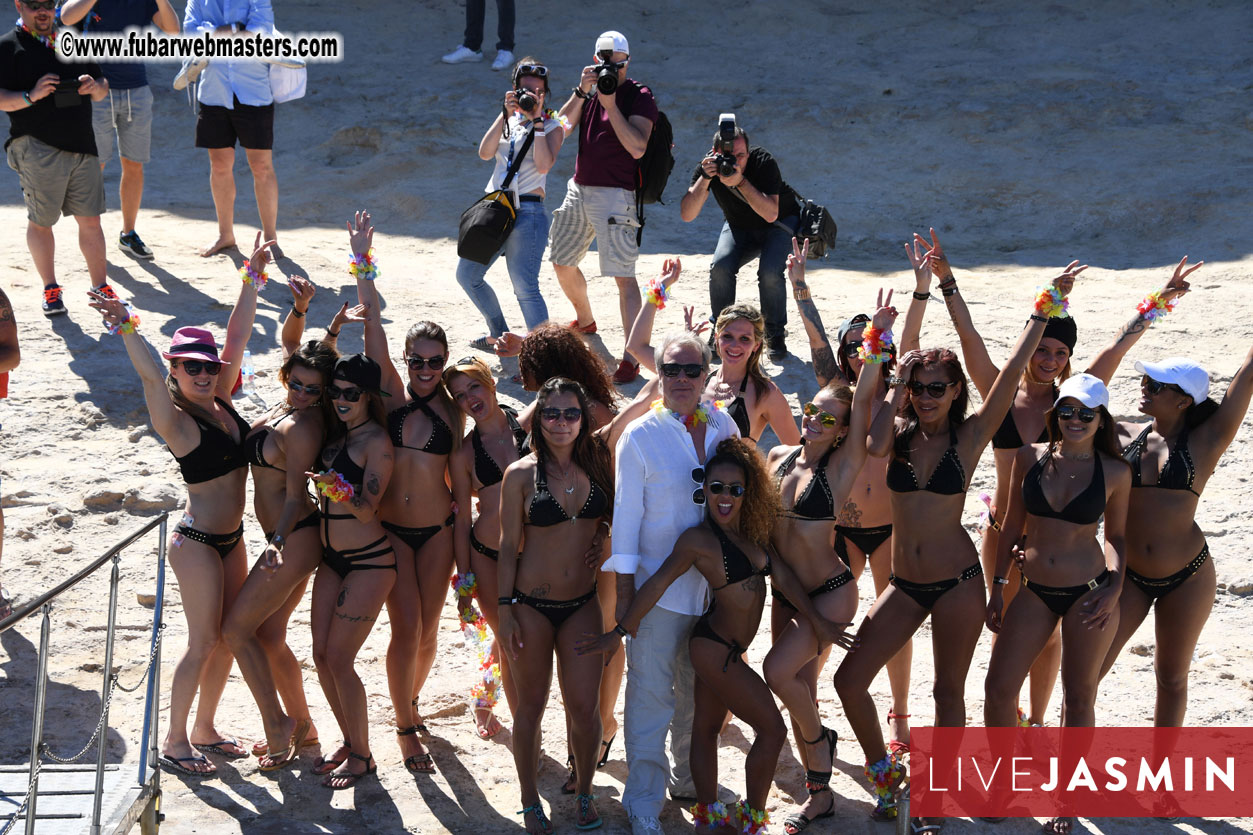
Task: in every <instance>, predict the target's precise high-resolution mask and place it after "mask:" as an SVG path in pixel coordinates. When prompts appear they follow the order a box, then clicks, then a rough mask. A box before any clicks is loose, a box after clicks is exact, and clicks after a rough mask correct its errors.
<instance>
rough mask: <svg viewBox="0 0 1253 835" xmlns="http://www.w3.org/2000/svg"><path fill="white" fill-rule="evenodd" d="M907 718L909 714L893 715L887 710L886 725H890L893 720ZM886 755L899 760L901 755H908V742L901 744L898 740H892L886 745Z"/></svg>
mask: <svg viewBox="0 0 1253 835" xmlns="http://www.w3.org/2000/svg"><path fill="white" fill-rule="evenodd" d="M909 717H910V714H908V713H893V712H892V711H890V710H889V711H888V724H889V725H890V724H892V720H893V719H908V718H909ZM888 753H889V754H891V755H892V756H893V757H896V758H898V759H899V758H900V756H901V754H908V753H909V742H901V741H900V740H899V739H894V740H892V741H891V742H889V743H888Z"/></svg>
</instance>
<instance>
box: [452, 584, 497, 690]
mask: <svg viewBox="0 0 1253 835" xmlns="http://www.w3.org/2000/svg"><path fill="white" fill-rule="evenodd" d="M470 613H473V619H472V620H469V619H467V615H469V614H470ZM461 621H462V623H461V631H462V634H463V635H464V636H465V642H466V646H468V647H470V648H471V649H473V650H474V651H475V653H476V654H477V655H478V659H479V680H478V681H477V682H475V684H474V686H473V687H471V688H470V701H471V702H472V703H473V706H474V709H475V710H491V709H492V708H494V707H495V706H496V703H497V702H498V701H500V686H501V682H502V679H501V675H500V664H499V663H497V661H496V657H495V656H494V655H493V654H492V636H491V634H490V633H489V632H488V629H487V620H486V619H485V618H484V617H483V615H481V614H480V613H479V612H478V610H476V609H475V608H474V607H473V606H470V607H469V608H468V609H467V610H466V611H465V612H463V613H462V617H461Z"/></svg>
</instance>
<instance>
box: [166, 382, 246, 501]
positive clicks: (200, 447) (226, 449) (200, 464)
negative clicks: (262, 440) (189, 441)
mask: <svg viewBox="0 0 1253 835" xmlns="http://www.w3.org/2000/svg"><path fill="white" fill-rule="evenodd" d="M213 399H214V401H215V402H217V403H220V404H221V405H222V408H224V409H226V412H227V414H229V415H230V416H231V417H232V418H234V419H235V425H236V426H238V427H239V440H238V441H236V440H235V439H234V438H233V437H231V435H230V433H228V432H227V431H226V430H224V429H223V428H222V427H221V426H218V425H217V424H216V423H208V422H206V421H204V420H202V419H200V418H198V417H196V416H195V415H193V416H192V417H193V419H194V420H195V421H196V425H197V426H199V427H200V443H199V444H197V445H196V448H195V449H193V450H192V451H191V452H189V453H187V454H186V455H184V456H182V457H181V458H180V457H179V456H177V455H175V456H174V460H175V461H177V462H178V469H179V470H180V471H181V472H182V474H183V481H185V482H187V483H188V484H203V483H204V482H206V481H213V479H215V478H220V477H221V476H224V475H226V474H227V473H229V472H233V471H235V470H238V469H239V468H240V467H246V466H248V459H247V458H245V457H244V439H245V438H247V437H248V433H249V432H250V431H251V430H252V427H251V426H249V425H248V422H247V421H245V420H244V419H243V418H241V417H240V416H239V412H236V411H235V409H234V408H232V407H231V404H230V403H227V402H226V401H225V400H223V399H222V398H220V397H215V398H213ZM170 454H171V455H173V452H171V453H170Z"/></svg>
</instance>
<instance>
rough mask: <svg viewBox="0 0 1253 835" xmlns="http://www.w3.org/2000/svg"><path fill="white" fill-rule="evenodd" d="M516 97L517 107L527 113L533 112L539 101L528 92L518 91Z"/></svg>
mask: <svg viewBox="0 0 1253 835" xmlns="http://www.w3.org/2000/svg"><path fill="white" fill-rule="evenodd" d="M517 97H518V107H519V108H521V109H522V110H524V111H528V112H529V111H531V110H534V109H535V105H536V104H538V101H539V100H538V99H536V98H535V94H534V93H532V92H531V91H530V90H518V91H517Z"/></svg>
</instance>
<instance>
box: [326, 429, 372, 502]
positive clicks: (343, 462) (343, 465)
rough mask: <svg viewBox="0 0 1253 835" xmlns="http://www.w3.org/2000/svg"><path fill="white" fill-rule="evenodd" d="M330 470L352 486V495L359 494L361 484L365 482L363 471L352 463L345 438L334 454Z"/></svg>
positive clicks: (355, 463)
mask: <svg viewBox="0 0 1253 835" xmlns="http://www.w3.org/2000/svg"><path fill="white" fill-rule="evenodd" d="M331 469H332V470H334V471H335V472H337V473H339V474H340V476H341V477H342V478H343V479H344V481H346V482H348V483H349V484H351V485H352V489H353V492H354V493H357V494H360V493H361V482H363V481H365V469H364V468H363V467H362V466H361V465H360V464H358V463H357V462H356V461H353V460H352V456H351V455H349V454H348V438H347V437H345V438H344V445H343V446H342V447H340V448H339V452H337V453H335V458H334V459H333V460H332V461H331Z"/></svg>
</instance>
